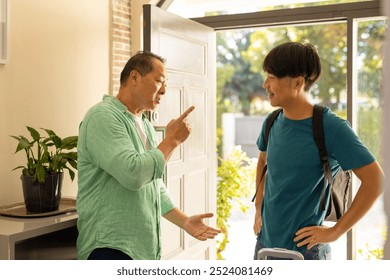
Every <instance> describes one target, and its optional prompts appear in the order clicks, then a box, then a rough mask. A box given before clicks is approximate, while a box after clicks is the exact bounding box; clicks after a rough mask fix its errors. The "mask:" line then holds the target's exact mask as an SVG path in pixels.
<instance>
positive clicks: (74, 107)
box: [0, 0, 110, 205]
mask: <svg viewBox="0 0 390 280" xmlns="http://www.w3.org/2000/svg"><path fill="white" fill-rule="evenodd" d="M10 4H11V5H10V34H9V62H8V64H6V65H0V100H1V102H0V147H1V160H0V174H1V180H0V205H6V204H11V203H16V202H21V201H23V196H22V191H21V183H20V179H19V176H20V170H17V171H11V170H12V169H13V168H14V167H16V166H18V165H23V164H24V163H25V157H24V155H23V154H22V153H20V155H19V154H17V155H14V154H13V153H14V151H15V148H16V141H15V140H13V139H12V138H10V137H9V135H18V134H23V135H28V131H27V130H26V128H25V126H26V125H29V126H33V127H37V128H38V127H44V128H50V129H52V130H54V131H55V132H56V133H57V134H58V135H59V136H62V137H64V136H69V135H77V134H78V125H79V123H80V121H81V120H82V118H83V116H84V114H85V112H86V111H87V109H88V108H89V107H90V106H91V105H93V104H94V103H96V102H98V101H100V100H101V97H102V95H103V94H105V93H108V89H109V50H110V49H109V46H110V40H109V38H110V1H109V0H99V1H95V0H66V1H64V0H12V1H10ZM26 133H27V134H26ZM76 182H77V180H75V181H74V182H71V180H70V179H69V176H66V179H65V180H64V189H63V195H64V196H75V195H76V193H77V184H76Z"/></svg>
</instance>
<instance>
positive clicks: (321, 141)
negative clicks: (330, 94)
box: [313, 105, 333, 211]
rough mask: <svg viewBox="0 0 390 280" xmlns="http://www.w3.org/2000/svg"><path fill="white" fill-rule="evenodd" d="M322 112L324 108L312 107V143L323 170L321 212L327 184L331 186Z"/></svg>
mask: <svg viewBox="0 0 390 280" xmlns="http://www.w3.org/2000/svg"><path fill="white" fill-rule="evenodd" d="M323 112H324V107H323V106H319V105H314V107H313V136H314V141H315V143H316V145H317V148H318V151H319V153H320V158H321V164H322V168H323V170H324V189H323V190H322V194H321V203H320V209H321V210H322V211H324V210H325V193H326V187H327V185H328V183H329V185H330V186H331V184H332V181H333V179H332V171H331V170H330V166H329V162H328V154H327V152H326V147H325V137H324V128H323V124H322V116H323Z"/></svg>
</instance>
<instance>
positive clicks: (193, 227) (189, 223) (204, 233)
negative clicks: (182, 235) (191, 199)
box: [183, 213, 221, 241]
mask: <svg viewBox="0 0 390 280" xmlns="http://www.w3.org/2000/svg"><path fill="white" fill-rule="evenodd" d="M213 216H214V215H213V213H205V214H199V215H194V216H190V217H188V218H187V219H186V221H185V222H184V224H183V229H184V230H185V231H186V232H187V233H188V234H190V235H191V236H193V237H195V238H196V239H199V240H202V241H205V240H207V239H213V238H214V237H215V236H217V235H218V234H219V233H221V231H220V230H219V229H215V228H212V227H209V226H208V225H206V224H205V223H204V222H203V219H206V218H211V217H213Z"/></svg>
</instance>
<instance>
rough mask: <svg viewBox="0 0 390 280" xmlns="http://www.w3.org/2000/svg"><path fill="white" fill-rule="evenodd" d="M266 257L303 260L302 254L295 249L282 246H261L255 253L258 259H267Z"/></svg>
mask: <svg viewBox="0 0 390 280" xmlns="http://www.w3.org/2000/svg"><path fill="white" fill-rule="evenodd" d="M268 257H275V258H281V259H292V260H304V259H305V258H304V257H303V255H302V254H301V253H299V252H297V251H293V250H288V249H283V248H263V249H260V250H259V252H258V253H257V259H258V260H267V259H268Z"/></svg>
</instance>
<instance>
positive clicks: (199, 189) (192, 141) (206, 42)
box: [144, 5, 217, 259]
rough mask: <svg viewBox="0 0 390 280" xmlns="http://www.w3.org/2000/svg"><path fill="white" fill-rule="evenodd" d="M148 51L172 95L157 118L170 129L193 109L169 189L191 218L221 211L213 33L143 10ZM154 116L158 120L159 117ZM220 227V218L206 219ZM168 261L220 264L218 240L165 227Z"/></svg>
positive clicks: (171, 168) (165, 224)
mask: <svg viewBox="0 0 390 280" xmlns="http://www.w3.org/2000/svg"><path fill="white" fill-rule="evenodd" d="M144 49H145V50H148V51H152V52H154V53H156V54H159V55H161V56H162V57H164V58H165V59H166V60H167V61H166V68H167V75H168V82H167V85H168V86H167V92H166V94H165V96H164V97H163V98H162V100H161V103H160V105H159V107H158V108H157V110H156V112H157V114H158V116H159V117H158V119H153V118H152V120H151V121H152V124H153V125H154V126H159V127H161V126H166V125H167V123H168V122H169V121H170V120H171V119H172V118H177V117H178V116H179V115H180V114H182V113H183V112H184V111H185V110H186V109H187V108H188V107H190V106H192V105H194V106H195V110H194V111H193V112H192V113H191V114H190V116H189V117H188V121H189V123H190V125H191V128H192V132H191V134H190V136H189V138H188V139H187V141H186V142H185V143H184V144H182V145H181V146H180V147H179V148H178V149H177V150H176V151H175V154H174V155H173V156H172V158H171V160H170V161H169V162H168V165H167V187H168V191H169V193H170V194H171V195H172V197H173V198H174V199H175V202H176V203H177V205H178V207H180V208H181V209H182V210H183V211H184V212H185V213H186V214H187V215H193V214H200V213H204V212H213V213H215V210H216V179H215V177H216V163H217V160H216V148H215V146H216V132H215V131H216V117H215V115H216V93H215V61H216V59H215V33H214V30H213V29H211V28H209V27H206V26H203V25H201V24H199V23H197V22H194V21H192V20H189V19H184V18H181V17H179V16H177V15H174V14H170V13H168V12H166V11H164V10H162V9H159V8H157V7H156V6H151V5H145V6H144ZM151 115H155V112H154V113H153V114H151ZM206 222H207V223H208V224H210V225H212V226H215V218H213V219H210V220H207V221H206ZM162 234H163V259H215V258H216V253H215V252H216V245H215V241H214V240H210V241H206V242H200V241H198V240H196V239H194V238H192V237H191V236H189V235H188V234H186V233H184V231H183V230H181V229H179V228H178V227H174V226H173V225H171V224H169V222H167V221H165V220H164V221H163V223H162Z"/></svg>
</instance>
